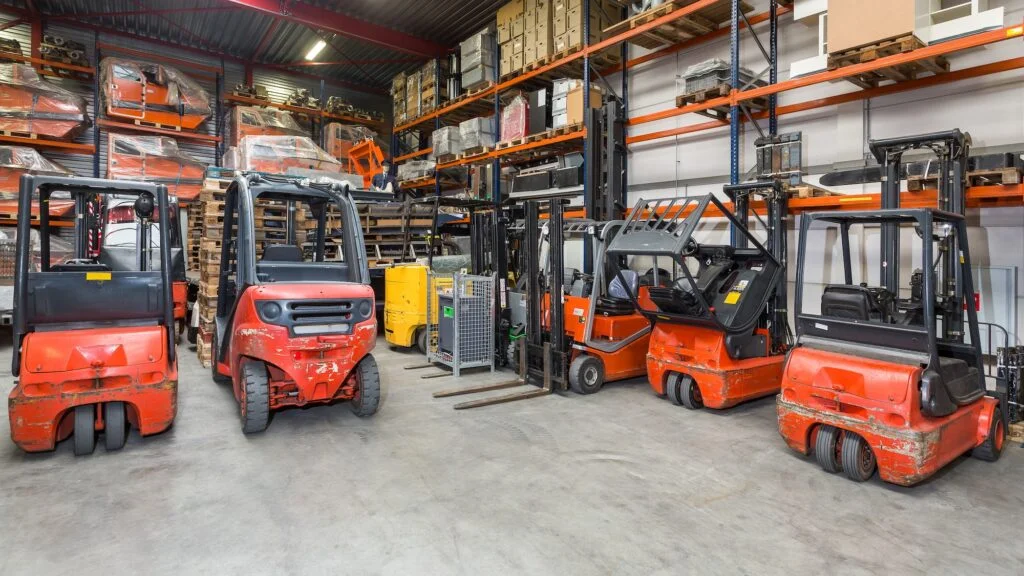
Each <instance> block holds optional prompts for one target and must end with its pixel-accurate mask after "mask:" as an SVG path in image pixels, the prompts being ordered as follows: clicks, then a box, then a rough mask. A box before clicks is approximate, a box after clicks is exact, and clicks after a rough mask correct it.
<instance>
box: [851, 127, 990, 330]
mask: <svg viewBox="0 0 1024 576" xmlns="http://www.w3.org/2000/svg"><path fill="white" fill-rule="evenodd" d="M869 147H870V149H871V153H872V154H873V155H874V157H875V159H876V160H877V161H878V163H879V164H881V165H882V206H881V208H882V209H883V210H886V209H897V208H900V174H901V173H902V168H903V155H904V153H906V152H908V151H910V150H918V149H930V150H931V151H932V152H934V153H935V156H936V158H937V159H938V163H939V171H938V205H937V208H938V209H939V210H942V211H944V212H950V213H952V214H958V215H960V216H964V215H965V214H966V211H967V191H966V185H967V162H968V157H969V156H970V150H971V135H970V134H968V133H965V132H961V131H960V130H958V129H956V130H949V131H946V132H936V133H932V134H922V135H917V136H903V137H899V138H887V139H884V140H872V141H871V142H870V143H869ZM844 226H848V224H845V225H844ZM846 231H847V230H846V228H845V227H844V234H843V237H844V238H846V236H847V235H846V234H845V232H846ZM881 243H882V262H881V264H880V265H881V278H882V286H883V287H884V288H885V289H886V290H888V291H889V293H891V294H894V295H895V294H899V288H900V231H899V224H898V223H896V222H886V223H883V224H882V234H881ZM845 249H848V248H847V247H845V246H844V250H845ZM939 249H940V251H941V252H942V253H944V254H945V256H946V257H945V258H943V263H942V269H941V270H940V271H939V275H938V278H937V279H936V280H937V281H936V288H937V290H936V297H938V298H942V299H943V301H944V304H945V305H944V306H943V307H942V312H941V314H942V317H943V322H942V338H943V339H946V340H959V341H962V340H963V338H964V318H963V306H962V305H961V303H962V302H963V298H964V292H963V280H964V279H963V278H961V277H960V274H961V268H960V266H959V264H958V262H957V259H956V258H953V257H950V256H951V255H955V254H959V253H960V249H961V247H960V242H959V239H958V238H957V235H956V234H949V235H947V236H946V237H945V238H943V239H942V240H941V245H940V247H939ZM847 262H849V260H848V259H847Z"/></svg>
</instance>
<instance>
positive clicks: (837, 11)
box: [828, 0, 920, 54]
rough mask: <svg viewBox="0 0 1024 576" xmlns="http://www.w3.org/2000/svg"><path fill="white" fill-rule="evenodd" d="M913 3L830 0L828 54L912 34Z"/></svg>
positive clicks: (881, 0) (909, 0) (900, 1)
mask: <svg viewBox="0 0 1024 576" xmlns="http://www.w3.org/2000/svg"><path fill="white" fill-rule="evenodd" d="M917 1H918V2H919V1H920V0H917ZM914 5H915V0H829V1H828V51H829V54H835V53H836V52H842V51H845V50H850V49H852V48H857V47H860V46H864V45H865V44H871V43H874V42H879V41H881V40H887V39H889V38H895V37H898V36H906V35H908V34H913V33H914V15H915V7H914Z"/></svg>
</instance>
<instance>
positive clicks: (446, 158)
mask: <svg viewBox="0 0 1024 576" xmlns="http://www.w3.org/2000/svg"><path fill="white" fill-rule="evenodd" d="M458 159H459V155H458V154H441V155H440V156H435V157H434V160H435V161H436V162H437V163H438V164H447V163H449V162H455V161H456V160H458ZM416 180H422V178H417V179H416Z"/></svg>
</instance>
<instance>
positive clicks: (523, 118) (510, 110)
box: [501, 94, 530, 142]
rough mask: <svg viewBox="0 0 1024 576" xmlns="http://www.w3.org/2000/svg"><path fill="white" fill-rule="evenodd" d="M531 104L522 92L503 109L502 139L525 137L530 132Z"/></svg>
mask: <svg viewBox="0 0 1024 576" xmlns="http://www.w3.org/2000/svg"><path fill="white" fill-rule="evenodd" d="M529 118H530V105H529V103H527V101H526V98H524V97H523V95H522V94H519V95H517V96H516V97H515V98H513V99H512V101H511V102H509V103H508V104H506V105H505V107H504V108H502V109H501V141H502V142H508V141H509V140H515V139H516V138H525V137H526V136H527V135H528V134H529V133H530V120H529Z"/></svg>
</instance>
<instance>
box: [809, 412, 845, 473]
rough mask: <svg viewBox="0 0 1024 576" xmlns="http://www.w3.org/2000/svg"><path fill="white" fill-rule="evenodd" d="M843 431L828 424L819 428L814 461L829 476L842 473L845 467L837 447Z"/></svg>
mask: <svg viewBox="0 0 1024 576" xmlns="http://www.w3.org/2000/svg"><path fill="white" fill-rule="evenodd" d="M842 434H843V432H842V430H840V429H839V428H836V427H835V426H829V425H828V424H821V425H820V426H818V437H817V438H816V439H815V441H814V459H815V460H817V461H818V465H819V466H821V469H822V470H824V471H825V472H828V473H829V474H835V473H837V472H840V471H842V469H843V465H842V461H841V460H840V458H839V452H838V450H837V447H838V446H839V437H840V436H841V435H842Z"/></svg>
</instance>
